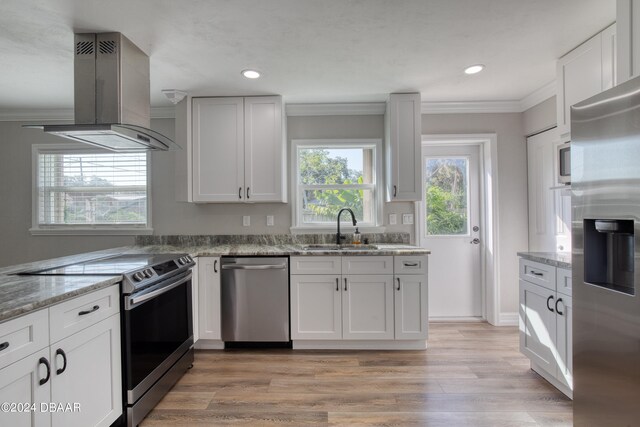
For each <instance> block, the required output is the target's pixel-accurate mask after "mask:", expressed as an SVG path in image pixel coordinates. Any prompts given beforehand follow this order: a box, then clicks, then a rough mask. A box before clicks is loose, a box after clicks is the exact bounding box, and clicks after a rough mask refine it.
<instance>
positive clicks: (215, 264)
mask: <svg viewBox="0 0 640 427" xmlns="http://www.w3.org/2000/svg"><path fill="white" fill-rule="evenodd" d="M213 272H214V273H217V272H218V260H215V261H213Z"/></svg>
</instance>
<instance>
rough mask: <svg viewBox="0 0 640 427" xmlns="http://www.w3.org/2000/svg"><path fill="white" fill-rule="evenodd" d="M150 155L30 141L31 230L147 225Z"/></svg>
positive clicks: (137, 226)
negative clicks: (32, 212) (31, 151)
mask: <svg viewBox="0 0 640 427" xmlns="http://www.w3.org/2000/svg"><path fill="white" fill-rule="evenodd" d="M147 162H148V154H147V153H146V152H143V153H115V152H111V151H107V150H101V149H98V148H92V147H88V146H87V147H81V146H78V145H77V144H75V145H68V144H64V145H63V144H60V145H34V146H33V167H34V195H33V205H34V206H33V208H34V209H33V210H34V214H33V230H32V231H35V232H37V231H39V230H66V231H72V230H74V229H76V230H86V229H108V230H117V229H120V230H128V229H131V230H133V231H134V232H135V230H137V229H148V227H149V222H150V221H149V200H148V199H149V198H148V193H149V192H148V167H147Z"/></svg>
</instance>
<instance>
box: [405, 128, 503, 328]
mask: <svg viewBox="0 0 640 427" xmlns="http://www.w3.org/2000/svg"><path fill="white" fill-rule="evenodd" d="M451 145H476V146H478V147H479V151H480V159H479V163H480V164H479V165H478V166H479V168H480V171H479V172H480V194H479V197H480V221H479V223H480V227H481V228H480V230H481V234H480V237H481V239H480V241H481V244H480V270H481V273H480V275H481V282H482V283H481V288H482V318H483V319H486V320H487V322H489V323H490V324H492V325H500V324H501V322H500V280H499V274H498V272H499V271H500V270H499V257H498V253H499V252H498V191H497V190H498V176H497V174H498V170H497V164H498V150H497V136H496V134H493V133H482V134H426V135H422V148H423V150H421V152H420V167H421V168H423V167H424V165H423V164H422V163H423V158H424V154H423V151H424V148H425V147H432V146H451ZM424 192H425V188H424V179H423V180H422V194H424ZM422 204H423V201H420V202H416V203H415V217H416V218H420V219H419V220H416V221H415V233H416V243H419V242H420V241H421V236H422V233H423V231H424V230H423V228H424V226H423V224H422V207H421V206H422Z"/></svg>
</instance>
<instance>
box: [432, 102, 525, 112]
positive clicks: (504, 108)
mask: <svg viewBox="0 0 640 427" xmlns="http://www.w3.org/2000/svg"><path fill="white" fill-rule="evenodd" d="M421 111H422V114H464V113H466V114H474V113H519V112H520V101H468V102H423V103H422V108H421Z"/></svg>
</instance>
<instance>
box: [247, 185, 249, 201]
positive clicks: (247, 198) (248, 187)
mask: <svg viewBox="0 0 640 427" xmlns="http://www.w3.org/2000/svg"><path fill="white" fill-rule="evenodd" d="M248 198H249V187H247V199H248Z"/></svg>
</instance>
